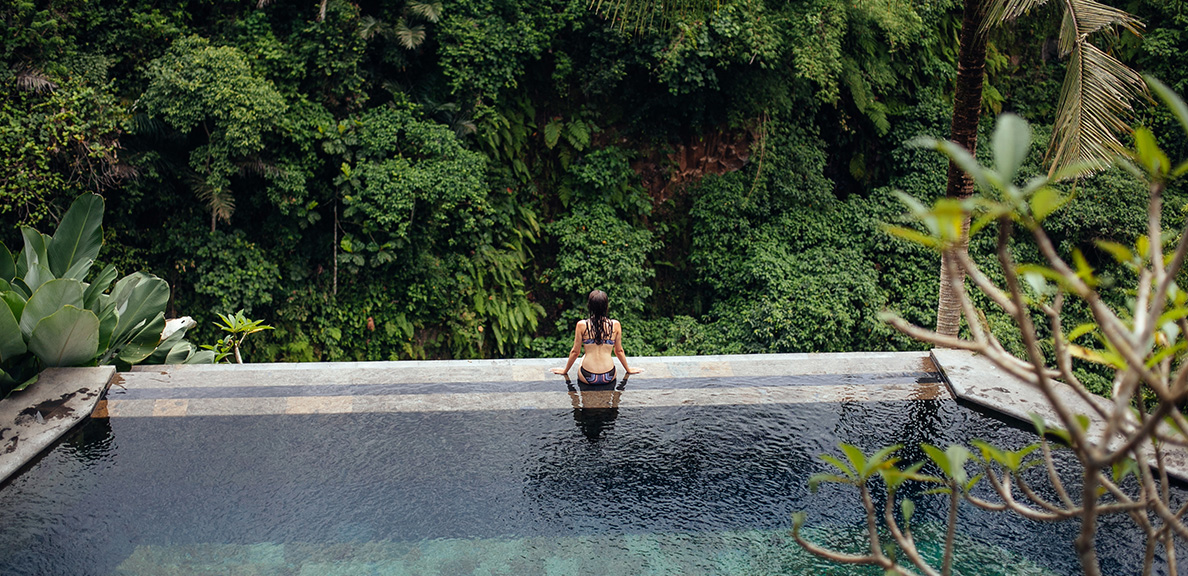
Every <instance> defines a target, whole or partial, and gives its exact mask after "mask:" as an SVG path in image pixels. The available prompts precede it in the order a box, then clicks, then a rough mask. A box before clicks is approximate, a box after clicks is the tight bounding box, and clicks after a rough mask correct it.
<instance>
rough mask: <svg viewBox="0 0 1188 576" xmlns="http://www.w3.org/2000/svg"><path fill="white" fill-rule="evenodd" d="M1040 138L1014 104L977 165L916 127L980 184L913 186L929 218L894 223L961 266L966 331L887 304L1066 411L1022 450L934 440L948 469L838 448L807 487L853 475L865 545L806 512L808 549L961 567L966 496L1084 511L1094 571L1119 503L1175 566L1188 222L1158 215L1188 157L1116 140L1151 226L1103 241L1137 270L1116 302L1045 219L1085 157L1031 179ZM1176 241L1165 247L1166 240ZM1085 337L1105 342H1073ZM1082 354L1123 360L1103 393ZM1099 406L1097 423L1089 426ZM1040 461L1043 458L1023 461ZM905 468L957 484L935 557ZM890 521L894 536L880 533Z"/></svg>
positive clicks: (1168, 98) (929, 337)
mask: <svg viewBox="0 0 1188 576" xmlns="http://www.w3.org/2000/svg"><path fill="white" fill-rule="evenodd" d="M1146 80H1147V84H1148V85H1149V86H1150V87H1151V89H1152V91H1153V92H1154V93H1155V94H1156V95H1157V96H1158V97H1159V99H1161V100H1162V101H1163V102H1164V103H1165V104H1166V105H1167V106H1168V107H1170V108H1171V110H1172V112H1173V113H1174V114H1175V116H1176V117H1177V118H1178V119H1179V121H1180V123H1181V124H1182V125H1183V127H1184V128H1185V130H1186V131H1188V105H1185V103H1184V102H1183V100H1181V99H1180V97H1179V96H1177V95H1176V94H1175V93H1173V92H1172V91H1171V90H1170V89H1169V88H1167V87H1166V86H1164V85H1163V84H1161V83H1159V82H1158V81H1156V80H1154V79H1152V78H1147V79H1146ZM1030 142H1031V135H1030V130H1029V128H1028V126H1027V124H1026V122H1024V121H1023V120H1022V119H1020V118H1018V117H1015V116H1011V115H1005V116H1003V117H1001V118H1000V119H999V123H998V126H997V128H996V130H995V131H994V135H993V141H992V152H993V155H994V160H995V161H994V166H993V167H985V166H981V165H980V164H978V162H977V161H976V160H975V159H974V158H973V156H972V155H970V154H969V153H968V152H967V151H966V150H965V149H964V148H961V147H960V146H957V145H955V144H952V143H949V142H942V141H939V140H934V139H922V140H918V141H917V144H918V145H921V146H926V147H931V148H934V149H936V150H938V151H940V152H942V153H944V154H945V155H947V156H948V157H949V158H950V159H951V160H952V161H953V162H954V163H955V164H957V165H958V166H960V167H961V169H962V170H964V171H965V172H967V173H968V174H969V175H970V176H971V177H972V178H973V179H974V181H975V182H977V185H978V187H979V188H980V189H981V190H982V192H983V194H982V195H981V196H975V197H972V198H969V199H966V200H957V199H951V198H942V199H940V200H938V201H936V203H934V204H933V205H932V206H931V207H928V206H925V205H924V204H922V203H920V202H918V201H916V200H914V199H911V198H908V197H904V201H905V202H906V203H907V205H908V207H909V209H910V210H911V213H912V215H913V216H914V217H915V219H916V220H917V221H918V222H919V223H920V224H921V228H922V229H923V230H920V229H916V228H906V227H896V226H889V227H887V230H888V231H889V232H890V233H892V234H894V235H896V236H899V237H901V238H905V239H907V240H910V241H913V242H916V243H919V244H921V245H924V246H928V247H931V248H933V249H935V250H938V251H940V252H942V253H944V254H945V256H946V258H945V261H946V262H947V263H948V264H947V265H948V266H951V267H953V268H954V270H952V271H951V272H960V274H956V273H954V274H949V275H947V277H949V278H951V279H953V280H951V282H952V286H951V288H952V290H953V292H954V293H956V294H958V295H959V301H960V307H961V310H962V315H963V317H964V319H965V324H966V327H967V330H968V333H967V334H965V335H957V336H950V335H947V334H941V333H939V332H937V331H933V330H930V329H927V328H923V327H920V326H917V325H914V324H911V323H909V322H907V321H906V320H904V319H903V318H901V317H899V316H898V315H895V314H892V313H886V314H885V315H884V318H885V320H887V321H888V322H889V323H890V324H891V325H892V326H894V327H895V328H896V329H898V330H900V331H902V332H903V333H905V334H908V335H909V336H912V337H914V338H916V339H918V340H921V341H923V342H928V343H930V344H933V345H935V346H939V347H943V348H954V349H961V350H968V351H971V352H974V353H977V354H979V355H981V356H983V357H984V358H986V359H988V360H989V361H991V362H993V363H994V364H995V365H996V366H997V367H998V368H999V369H1001V370H1003V371H1004V372H1006V373H1008V374H1010V375H1012V376H1013V377H1015V378H1017V379H1019V380H1020V381H1022V382H1024V383H1025V384H1026V385H1028V386H1030V387H1032V388H1033V389H1035V390H1037V391H1038V392H1039V393H1040V394H1041V395H1042V397H1043V398H1044V399H1045V400H1046V402H1047V404H1048V407H1049V408H1050V409H1051V411H1052V412H1053V413H1054V414H1055V415H1056V416H1055V421H1054V422H1050V423H1045V422H1044V420H1043V419H1042V418H1039V417H1034V418H1033V421H1034V424H1035V426H1036V431H1037V433H1038V434H1039V441H1038V442H1036V443H1035V444H1033V445H1031V446H1027V447H1024V448H1022V449H1020V450H1015V451H1011V450H1005V449H1001V448H998V447H995V446H993V445H990V444H988V443H986V442H974V443H973V447H972V449H970V448H966V447H963V446H949V447H947V448H945V449H941V448H938V447H932V446H923V447H922V448H923V450H924V452H925V454H926V455H927V457H928V463H929V464H930V465H931V469H936V470H939V474H937V475H925V474H921V473H920V472H921V470H922V468H923V466H922V464H921V463H916V464H912V465H910V466H907V467H901V466H899V462H898V460H897V459H896V457H895V455H896V453H897V451H898V447H892V448H889V449H884V450H882V451H879V452H877V453H876V454H874V455H871V456H866V455H865V454H862V453H861V452H860V451H858V450H857V449H856V448H854V447H852V446H843V447H842V448H843V451H844V453H845V456H846V458H847V460H841V459H838V458H835V457H832V456H830V457H827V458H825V459H826V461H827V462H828V463H830V464H831V465H832V466H833V467H834V468H837V469H838V470H839V471H840V474H831V475H818V476H816V477H814V478H813V480H812V481H811V483H810V486H811V487H815V486H816V485H817V484H819V483H821V482H833V483H842V484H849V485H852V486H854V487H855V488H857V489H858V491H859V493H860V495H861V500H862V505H863V508H864V509H865V511H866V518H867V525H868V531H869V532H870V535H869V536H870V551H869V552H868V553H866V554H860V555H855V554H844V553H841V552H837V551H833V550H828V549H825V548H823V547H821V546H819V545H816V544H814V543H812V542H808V541H807V540H805V539H804V538H803V536H802V535H801V531H800V528H801V526H802V525H803V523H804V521H805V519H804V517H803V516H798V517H796V519H795V527H794V529H793V534H794V536H795V538H796V540H797V542H799V543H800V544H801V545H802V546H803V547H804V548H805V549H807V550H808V551H810V552H812V553H814V554H818V555H820V556H823V557H826V558H830V559H833V560H836V561H839V562H847V563H858V564H871V565H876V566H879V567H881V568H883V569H884V570H885V571H886V572H887V573H889V574H927V575H937V576H942V575H943V576H947V575H948V574H950V573H951V571H952V561H953V552H954V550H953V545H952V543H953V541H954V534H955V531H956V530H957V526H956V523H957V519H958V515H957V509H958V505H959V504H961V503H966V504H968V505H972V506H975V507H978V508H982V509H986V510H991V511H1000V512H1004V513H1009V514H1017V515H1019V516H1022V517H1024V518H1028V519H1032V520H1040V521H1052V522H1059V521H1067V520H1074V519H1075V520H1078V521H1079V523H1080V528H1079V535H1078V537H1077V538H1076V539H1075V542H1073V546H1074V548H1075V550H1076V553H1077V557H1078V559H1079V560H1080V563H1081V568H1082V570H1083V572H1084V573H1085V574H1088V575H1091V576H1097V575H1099V574H1101V568H1100V566H1099V564H1098V557H1097V551H1096V544H1095V542H1096V536H1097V529H1098V526H1099V522H1098V519H1099V518H1100V517H1102V516H1106V515H1124V516H1127V517H1129V518H1130V519H1131V521H1132V522H1133V524H1134V526H1135V527H1136V529H1137V530H1138V531H1139V533H1141V534H1142V535H1143V536H1144V537H1145V538H1146V554H1145V555H1144V557H1143V558H1141V559H1139V558H1136V559H1135V563H1136V566H1137V565H1141V566H1142V573H1143V574H1149V573H1151V571H1152V569H1153V564H1154V561H1155V558H1156V554H1155V552H1156V548H1157V547H1162V548H1163V550H1164V555H1163V558H1164V560H1165V561H1166V562H1167V565H1168V566H1167V572H1168V573H1171V574H1176V573H1178V570H1177V566H1176V564H1177V561H1176V555H1175V547H1176V543H1177V540H1188V524H1186V523H1185V520H1184V515H1185V514H1186V513H1188V502H1184V501H1181V500H1182V499H1181V498H1179V497H1178V496H1176V494H1175V492H1174V491H1172V490H1171V489H1170V482H1171V481H1170V480H1169V476H1168V468H1167V461H1166V458H1165V457H1166V454H1167V451H1168V450H1169V449H1170V448H1171V447H1176V448H1178V449H1183V448H1184V447H1188V435H1186V434H1185V431H1188V418H1185V416H1184V414H1183V413H1182V412H1181V410H1180V406H1183V405H1184V403H1185V402H1186V401H1188V362H1186V361H1185V358H1186V356H1185V352H1186V351H1188V340H1186V335H1188V295H1186V294H1185V292H1184V291H1183V290H1182V289H1181V288H1180V287H1179V286H1178V284H1177V278H1180V277H1181V275H1182V272H1183V267H1184V263H1185V259H1186V257H1188V227H1186V228H1185V229H1181V230H1179V231H1176V232H1175V233H1172V234H1169V233H1165V230H1164V229H1163V224H1162V216H1163V210H1164V207H1163V192H1164V190H1165V188H1166V186H1167V184H1168V183H1169V182H1171V181H1173V180H1175V179H1177V178H1180V177H1182V176H1183V175H1184V174H1185V173H1188V162H1182V163H1179V164H1175V165H1173V163H1172V162H1171V161H1170V159H1169V158H1168V157H1167V155H1166V154H1165V153H1164V152H1163V151H1162V150H1160V148H1159V146H1158V144H1157V142H1156V140H1155V138H1154V136H1153V135H1152V134H1151V133H1150V131H1148V130H1146V129H1144V128H1139V129H1137V130H1135V133H1134V142H1135V146H1134V149H1131V150H1119V151H1118V159H1117V161H1116V162H1117V163H1118V164H1119V165H1120V166H1122V167H1123V168H1124V169H1126V170H1127V171H1129V172H1130V173H1131V174H1133V175H1134V176H1136V177H1137V178H1139V179H1140V181H1142V182H1144V183H1145V184H1146V186H1147V189H1148V193H1149V194H1148V205H1147V233H1146V234H1145V235H1143V236H1140V237H1138V238H1136V239H1135V241H1134V243H1133V245H1132V246H1126V245H1123V244H1120V243H1117V242H1099V243H1098V247H1099V248H1101V250H1102V251H1103V252H1104V253H1105V254H1108V255H1110V256H1111V257H1113V258H1114V259H1115V260H1116V261H1117V262H1118V263H1119V264H1121V265H1122V266H1124V267H1126V268H1129V269H1130V270H1131V271H1132V272H1133V274H1134V276H1133V277H1134V278H1135V279H1136V280H1137V281H1136V283H1135V284H1134V286H1133V290H1132V291H1131V292H1130V293H1131V294H1132V297H1131V298H1129V299H1128V301H1127V303H1126V304H1125V306H1124V308H1122V309H1117V310H1115V309H1113V308H1111V307H1110V305H1109V304H1108V303H1107V301H1106V299H1104V298H1103V297H1102V294H1101V292H1100V290H1101V288H1102V286H1104V285H1105V283H1104V282H1103V281H1102V280H1101V278H1100V277H1099V276H1098V274H1097V273H1096V271H1095V270H1094V269H1093V268H1092V266H1091V265H1090V263H1089V261H1088V259H1087V258H1086V257H1085V255H1084V254H1082V253H1081V252H1080V251H1073V252H1072V254H1071V255H1068V256H1067V257H1066V256H1064V255H1061V254H1060V253H1059V251H1058V250H1057V247H1056V243H1055V242H1054V241H1053V240H1052V239H1051V238H1050V237H1049V236H1048V234H1047V233H1046V232H1045V230H1044V227H1043V224H1044V220H1045V219H1046V218H1047V217H1048V216H1049V215H1051V214H1052V213H1053V212H1055V211H1056V210H1058V209H1059V208H1060V207H1061V206H1063V205H1064V204H1066V203H1067V202H1068V201H1069V199H1070V195H1069V194H1067V193H1065V192H1062V191H1060V190H1059V189H1057V188H1056V187H1055V186H1054V184H1055V183H1056V182H1059V181H1060V180H1063V179H1065V178H1070V177H1075V176H1078V175H1081V174H1083V173H1085V172H1086V171H1087V170H1089V169H1090V165H1074V166H1071V167H1069V168H1067V169H1065V170H1063V171H1061V172H1059V173H1056V174H1054V175H1051V176H1038V177H1036V178H1033V179H1031V180H1029V181H1027V182H1025V183H1023V184H1022V185H1020V184H1018V183H1017V181H1018V179H1019V175H1018V171H1019V167H1020V166H1021V165H1022V162H1023V159H1024V156H1025V155H1026V153H1027V150H1028V149H1029V147H1030ZM967 219H968V220H969V221H970V222H971V226H970V232H969V234H970V236H974V235H976V234H979V233H984V232H985V231H988V230H992V229H993V230H996V233H997V251H996V257H997V264H998V268H999V272H1000V273H1001V277H1002V281H1001V282H995V281H994V280H992V279H991V277H990V275H988V274H986V273H984V272H983V271H982V270H981V268H980V267H979V266H978V264H977V263H975V262H974V261H973V259H972V258H971V257H970V256H969V254H967V253H966V252H965V250H963V249H962V248H961V242H960V240H961V226H962V222H963V221H965V220H967ZM991 224H993V226H991ZM1016 230H1020V231H1021V232H1023V233H1025V234H1027V235H1029V236H1030V237H1031V239H1032V241H1033V242H1034V245H1035V248H1037V249H1038V253H1039V255H1040V259H1041V261H1040V262H1035V263H1023V262H1019V261H1018V260H1017V259H1016V251H1015V245H1014V243H1013V242H1012V239H1013V236H1014V234H1015V231H1016ZM1165 247H1168V248H1170V252H1165ZM961 278H968V279H969V284H970V285H972V289H973V290H976V291H977V292H978V293H980V294H981V296H982V297H983V298H985V300H986V301H988V302H989V303H990V304H991V305H993V306H997V307H998V308H999V309H1000V310H1001V311H1002V312H1004V313H1005V314H1007V315H1008V316H1009V317H1010V318H1011V319H1012V321H1013V322H1012V324H1013V327H1014V329H1015V330H1016V331H1017V334H1016V335H1017V336H1018V340H1019V341H1020V342H1021V347H1022V350H1023V353H1022V354H1021V355H1020V356H1016V355H1014V354H1012V353H1011V352H1010V351H1009V350H1008V349H1007V347H1006V346H1004V345H1003V344H1002V342H1000V340H999V339H998V337H997V336H996V335H995V333H994V332H992V331H991V330H990V328H989V326H988V325H987V323H986V320H985V316H984V315H983V314H982V311H981V310H979V309H978V308H977V307H976V306H975V303H974V299H973V298H971V289H970V286H968V285H967V284H966V283H965V282H964V281H963V280H961ZM1071 299H1078V300H1080V301H1081V302H1082V303H1083V304H1084V308H1085V309H1087V310H1088V311H1089V313H1090V314H1091V315H1092V320H1091V321H1090V322H1086V323H1083V324H1080V325H1078V326H1075V327H1073V328H1072V329H1069V328H1068V327H1066V326H1065V323H1064V322H1065V320H1066V315H1065V313H1064V306H1065V303H1066V302H1067V301H1069V300H1071ZM1037 322H1046V323H1047V324H1048V326H1047V331H1046V332H1047V333H1050V334H1051V335H1052V336H1051V337H1046V336H1042V335H1041V334H1042V333H1043V332H1042V331H1041V330H1040V329H1039V328H1038V327H1037ZM1090 337H1092V338H1094V339H1096V342H1097V343H1098V344H1097V345H1095V346H1087V345H1080V344H1077V343H1075V341H1077V340H1080V341H1081V342H1085V340H1086V339H1088V338H1090ZM1074 361H1087V362H1091V363H1096V364H1099V365H1103V366H1105V367H1107V368H1108V369H1109V370H1112V371H1113V373H1114V378H1113V386H1112V390H1111V397H1110V399H1109V401H1108V402H1100V399H1099V398H1091V397H1092V393H1091V392H1090V391H1089V390H1088V389H1087V388H1086V386H1085V385H1084V384H1083V383H1082V382H1081V381H1080V379H1079V378H1078V376H1077V372H1076V371H1075V370H1074ZM1066 393H1071V394H1074V395H1076V396H1079V397H1080V398H1081V399H1083V400H1086V402H1085V404H1084V405H1086V406H1089V407H1090V408H1089V409H1090V410H1092V411H1093V412H1095V414H1092V416H1094V418H1090V417H1089V415H1086V414H1079V413H1077V412H1076V411H1074V410H1073V409H1072V408H1071V405H1070V404H1069V402H1068V401H1066V400H1064V398H1065V394H1066ZM1093 400H1098V401H1097V402H1094V401H1093ZM1093 420H1096V421H1097V422H1098V424H1096V425H1094V424H1091V421H1093ZM1050 438H1056V439H1058V440H1060V442H1061V443H1063V444H1065V445H1066V446H1067V448H1068V450H1069V451H1070V452H1071V454H1072V455H1073V456H1074V457H1075V459H1076V460H1077V461H1078V462H1079V464H1080V471H1079V477H1078V478H1076V479H1075V480H1073V481H1072V482H1069V480H1068V478H1067V476H1064V477H1062V475H1061V474H1060V473H1058V470H1057V469H1056V465H1055V461H1054V458H1053V446H1052V445H1051V444H1050ZM1029 468H1036V469H1037V470H1038V471H1039V472H1038V473H1034V474H1032V473H1025V471H1026V470H1028V469H1029ZM1037 478H1039V479H1042V481H1044V482H1046V483H1048V484H1049V487H1050V488H1051V492H1050V494H1054V496H1044V495H1042V493H1041V492H1040V491H1038V490H1036V489H1035V488H1034V487H1033V484H1032V483H1034V482H1036V481H1037ZM908 480H912V481H917V482H922V483H924V484H925V485H928V484H931V485H935V486H936V487H937V488H936V489H935V490H933V491H932V492H934V493H942V494H947V495H948V496H949V500H950V513H949V516H948V531H947V536H946V545H945V548H944V552H943V556H942V558H941V561H940V565H939V566H935V565H933V563H932V562H930V561H929V560H928V559H926V558H924V557H923V556H922V555H920V554H919V553H918V551H917V548H916V542H915V539H914V538H913V536H912V532H911V517H912V512H913V511H914V509H915V505H914V503H913V502H912V501H911V500H910V499H906V498H900V497H899V496H898V495H897V490H898V488H899V487H900V486H901V485H902V484H903V483H904V482H905V481H908ZM876 482H878V483H882V484H883V485H884V486H886V488H887V490H886V501H885V503H884V504H883V505H882V506H877V505H876V504H875V502H874V497H873V496H872V494H873V493H874V492H873V491H872V490H871V489H870V485H871V484H873V483H876ZM975 488H976V489H975ZM883 528H885V530H886V531H885V532H883V531H882V529H883ZM888 535H889V537H890V539H891V541H892V543H893V546H891V547H887V546H886V544H887V543H886V541H885V540H880V537H883V538H886V537H887V536H888Z"/></svg>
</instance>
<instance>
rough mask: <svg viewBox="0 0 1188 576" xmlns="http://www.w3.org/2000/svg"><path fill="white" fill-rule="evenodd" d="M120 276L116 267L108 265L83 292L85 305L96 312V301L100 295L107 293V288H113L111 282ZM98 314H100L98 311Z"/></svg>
mask: <svg viewBox="0 0 1188 576" xmlns="http://www.w3.org/2000/svg"><path fill="white" fill-rule="evenodd" d="M118 274H119V272H117V271H116V267H115V266H114V265H112V264H108V265H107V266H106V267H104V268H103V270H102V271H100V272H99V275H98V276H96V277H95V279H94V280H93V281H92V282H91V283H90V284H88V285H87V289H86V290H85V291H84V292H83V305H85V306H86V307H87V308H90V309H91V310H95V300H96V299H97V298H98V297H99V295H100V294H102V293H104V292H106V291H107V288H108V287H109V286H111V281H112V280H115V279H116V276H117V275H118ZM96 313H98V312H97V311H96Z"/></svg>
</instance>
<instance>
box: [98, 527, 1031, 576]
mask: <svg viewBox="0 0 1188 576" xmlns="http://www.w3.org/2000/svg"><path fill="white" fill-rule="evenodd" d="M921 535H922V536H924V537H926V538H928V539H930V540H926V541H925V545H924V546H923V548H924V549H925V551H926V553H927V552H928V551H937V550H938V549H939V545H933V544H936V543H938V542H939V541H940V537H939V536H940V535H939V534H937V533H936V532H935V531H933V530H928V529H925V530H923V531H922V534H921ZM807 536H809V537H810V538H812V539H813V540H815V541H832V542H836V543H842V544H844V543H852V542H854V539H855V538H860V537H861V534H859V533H857V531H855V530H849V529H847V530H838V531H835V532H832V533H829V532H826V531H824V530H821V529H810V530H808V531H807ZM960 550H961V556H960V558H959V559H958V562H957V565H956V569H957V571H958V573H965V574H980V575H983V576H1047V575H1049V574H1052V573H1051V572H1050V571H1047V570H1045V569H1043V568H1041V567H1039V566H1037V565H1035V564H1033V563H1031V562H1029V561H1028V560H1026V559H1024V558H1020V557H1018V556H1015V555H1012V554H1010V553H1008V552H1006V551H1005V550H1002V549H1001V548H994V547H989V546H985V545H980V544H978V543H976V542H972V541H970V540H969V539H968V538H963V539H962V541H961V542H960ZM115 572H116V573H117V574H124V575H128V576H132V575H150V574H162V573H175V574H199V573H200V574H212V573H232V574H256V575H261V576H263V575H278V576H279V575H285V574H302V575H306V574H308V575H325V576H335V575H342V576H355V575H371V574H384V575H391V576H405V575H407V576H414V575H426V574H475V575H482V576H488V575H490V576H573V575H578V574H591V575H593V574H634V575H640V576H650V575H656V576H661V575H664V576H668V575H689V576H697V575H711V574H712V575H720V576H768V575H772V574H819V575H839V576H840V575H853V574H863V575H865V574H869V575H872V576H873V575H878V574H881V571H880V570H877V569H874V568H860V567H853V566H842V565H838V564H834V563H830V562H827V561H823V560H821V559H819V558H816V557H814V556H812V555H810V554H808V553H806V552H804V551H803V550H801V549H800V547H798V546H797V545H796V544H795V542H792V540H791V538H789V537H788V535H787V531H786V530H748V531H730V532H717V533H694V534H628V535H599V536H578V537H570V538H547V537H538V538H518V539H512V538H495V539H455V538H445V539H434V540H427V541H423V542H416V543H406V542H404V543H402V542H363V543H338V544H329V545H328V544H324V543H290V544H274V543H260V544H249V545H211V544H196V545H187V546H155V545H146V546H141V547H138V548H136V549H135V550H134V551H133V552H132V554H131V555H130V556H129V557H128V558H127V559H126V560H125V561H124V562H123V563H121V564H120V565H119V566H118V567H117V568H116V571H115Z"/></svg>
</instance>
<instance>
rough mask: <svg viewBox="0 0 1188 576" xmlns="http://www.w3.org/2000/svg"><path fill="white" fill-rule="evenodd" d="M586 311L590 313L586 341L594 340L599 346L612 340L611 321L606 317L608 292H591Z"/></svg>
mask: <svg viewBox="0 0 1188 576" xmlns="http://www.w3.org/2000/svg"><path fill="white" fill-rule="evenodd" d="M586 309H587V310H589V311H590V317H589V318H588V319H587V321H586V339H587V340H593V341H594V342H595V343H598V344H602V343H603V342H606V341H607V340H610V339H611V336H613V334H612V333H611V332H612V331H611V321H610V319H609V318H607V317H606V309H607V297H606V292H603V291H602V290H595V291H593V292H590V297H589V298H588V299H587V300H586Z"/></svg>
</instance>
